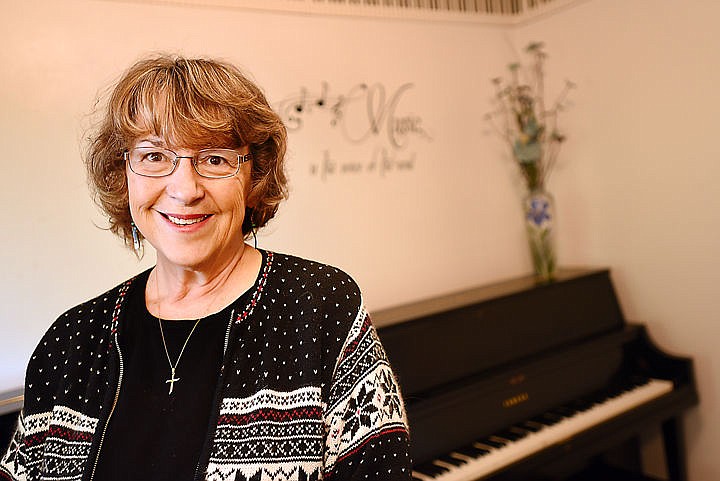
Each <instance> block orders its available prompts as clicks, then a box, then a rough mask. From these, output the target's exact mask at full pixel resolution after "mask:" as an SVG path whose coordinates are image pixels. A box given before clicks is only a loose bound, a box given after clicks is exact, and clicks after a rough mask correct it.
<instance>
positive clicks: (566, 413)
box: [550, 406, 577, 418]
mask: <svg viewBox="0 0 720 481" xmlns="http://www.w3.org/2000/svg"><path fill="white" fill-rule="evenodd" d="M550 412H552V413H555V414H558V415H560V416H563V417H566V418H569V417H572V416H574V415H575V414H577V409H575V408H573V407H570V406H559V407H556V408H553V409H551V410H550Z"/></svg>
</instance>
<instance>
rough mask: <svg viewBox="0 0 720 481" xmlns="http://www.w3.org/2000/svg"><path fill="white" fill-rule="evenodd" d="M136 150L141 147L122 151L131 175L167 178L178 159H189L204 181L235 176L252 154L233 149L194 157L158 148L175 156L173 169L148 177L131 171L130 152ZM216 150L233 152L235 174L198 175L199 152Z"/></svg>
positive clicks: (175, 166)
mask: <svg viewBox="0 0 720 481" xmlns="http://www.w3.org/2000/svg"><path fill="white" fill-rule="evenodd" d="M138 148H141V147H134V148H133V149H126V150H124V151H123V158H124V159H125V162H126V163H127V165H128V167H129V168H130V171H131V172H132V173H133V174H135V175H139V176H141V177H151V178H159V177H167V176H169V175H172V174H173V172H175V169H177V166H178V164H179V163H180V159H190V163H191V164H192V166H193V170H194V171H195V173H197V175H199V176H200V177H203V178H205V179H227V178H228V177H232V176H234V175H236V174H237V173H238V172H240V166H242V164H244V163H245V162H247V161H248V160H250V158H251V157H252V154H250V153H249V152H248V153H247V154H244V155H243V154H239V153H238V152H237V151H236V150H233V149H201V150H198V151H197V152H195V155H178V154H177V152H175V151H174V150H170V149H166V148H160V150H164V151H166V152H170V153H172V154H173V155H174V156H175V159H173V161H172V164H173V168H172V170H171V171H170V172H168V173H167V174H161V175H149V174H141V173H140V172H135V170H133V168H132V162H130V151H131V150H134V149H138ZM218 150H223V151H226V152H235V153H236V154H237V160H238V165H237V168H236V169H235V172H233V173H232V174H227V175H220V176H212V175H205V174H202V173H200V171H199V170H198V167H197V158H198V155H199V154H200V153H201V152H213V151H218Z"/></svg>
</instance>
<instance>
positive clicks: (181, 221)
mask: <svg viewBox="0 0 720 481" xmlns="http://www.w3.org/2000/svg"><path fill="white" fill-rule="evenodd" d="M208 217H210V216H208V215H204V216H202V217H193V218H192V219H181V218H179V217H173V216H171V215H169V214H168V215H167V218H168V219H170V222H172V223H173V224H175V225H192V224H197V223H198V222H202V221H204V220H205V219H207V218H208Z"/></svg>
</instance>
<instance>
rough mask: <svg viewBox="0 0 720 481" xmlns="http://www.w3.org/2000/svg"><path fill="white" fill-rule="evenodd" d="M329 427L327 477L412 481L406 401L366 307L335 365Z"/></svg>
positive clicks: (326, 450)
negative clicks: (403, 399) (404, 401)
mask: <svg viewBox="0 0 720 481" xmlns="http://www.w3.org/2000/svg"><path fill="white" fill-rule="evenodd" d="M325 426H326V430H327V432H326V442H325V459H324V462H325V468H324V479H330V480H342V481H346V480H348V481H350V480H368V479H372V480H377V481H385V480H387V481H391V480H392V481H400V480H409V479H410V477H411V476H410V473H411V462H410V455H409V435H408V425H407V418H406V415H405V408H404V406H403V401H402V397H401V394H400V390H399V387H398V384H397V381H396V379H395V376H394V375H393V372H392V369H391V367H390V364H389V363H388V359H387V356H386V355H385V351H384V349H383V347H382V344H381V343H380V339H379V338H378V335H377V332H376V331H375V328H374V327H373V325H372V323H371V321H370V316H369V315H368V313H367V312H366V310H365V309H364V308H363V307H361V308H360V309H359V312H358V314H357V317H356V318H355V320H354V322H353V323H352V326H351V328H350V331H349V333H348V334H347V337H346V339H345V342H344V344H343V347H342V350H341V352H340V355H339V356H338V360H337V363H336V365H335V370H334V372H333V377H332V381H331V387H330V395H329V399H328V406H327V410H326V414H325Z"/></svg>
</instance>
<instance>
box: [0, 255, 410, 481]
mask: <svg viewBox="0 0 720 481" xmlns="http://www.w3.org/2000/svg"><path fill="white" fill-rule="evenodd" d="M133 281H134V279H130V280H128V281H126V282H125V283H123V284H121V285H119V286H117V287H116V288H114V289H112V290H110V291H108V292H107V293H105V294H103V295H101V296H99V297H97V298H95V299H92V300H90V301H88V302H86V303H84V304H81V305H79V306H77V307H75V308H73V309H70V310H69V311H67V312H66V313H65V314H63V315H62V316H60V318H59V319H58V320H57V321H56V322H55V323H54V324H53V325H52V326H51V327H50V329H49V330H48V332H47V333H46V335H45V336H44V337H43V339H42V340H41V341H40V344H39V345H38V347H37V348H36V350H35V352H34V353H33V355H32V357H31V360H30V362H29V365H28V369H27V374H26V385H25V405H24V407H23V410H22V413H21V415H20V418H19V420H18V426H17V430H16V432H15V435H14V437H13V440H12V442H11V444H10V447H9V448H8V451H7V452H6V453H5V455H4V456H3V457H2V460H0V480H2V479H9V480H31V481H34V480H60V479H62V480H65V481H70V480H84V481H89V480H92V479H93V471H94V466H95V464H96V459H97V458H98V456H102V443H103V435H104V432H105V429H106V426H107V424H108V421H109V416H111V413H112V409H113V406H114V404H115V402H116V400H117V396H118V395H119V392H120V390H121V389H122V381H123V374H124V373H123V365H122V352H121V351H120V348H119V346H118V342H117V341H118V332H119V331H121V330H122V329H123V315H124V301H125V298H126V294H127V292H128V290H129V288H130V286H131V285H132V283H133ZM251 289H253V295H252V296H251V297H250V301H249V302H247V304H246V305H238V306H234V310H233V314H231V316H230V318H229V319H228V328H227V338H226V340H225V343H226V344H225V346H226V347H225V353H224V358H223V365H222V368H221V370H220V376H219V379H218V384H217V389H218V391H217V393H218V394H217V405H216V410H215V412H214V413H213V415H212V416H213V418H214V419H215V421H214V422H213V423H212V426H214V428H211V429H210V430H209V432H208V437H209V441H210V442H208V443H206V446H207V448H206V450H205V452H204V453H203V454H202V455H201V458H200V469H199V470H198V473H199V474H198V475H197V476H196V479H206V480H210V481H220V480H223V481H226V480H227V481H246V480H247V481H251V480H252V481H268V480H272V481H284V480H288V481H290V480H292V481H295V480H297V481H300V480H303V481H307V480H319V479H327V480H393V481H395V480H408V479H410V459H409V454H408V427H407V422H406V417H405V412H404V408H403V404H402V399H401V397H400V392H399V390H398V386H397V384H396V381H395V378H394V376H393V373H392V371H391V368H390V365H389V364H388V361H387V358H386V356H385V353H384V351H383V348H382V346H381V344H380V342H379V339H378V337H377V334H376V332H375V330H374V328H373V326H372V325H371V322H370V318H369V316H368V313H367V312H366V310H365V308H364V307H363V303H362V298H361V294H360V291H359V289H358V287H357V285H356V284H355V282H354V281H353V280H352V279H351V278H350V277H349V276H348V275H347V274H345V273H344V272H342V271H340V270H338V269H336V268H334V267H331V266H327V265H323V264H319V263H315V262H311V261H307V260H303V259H300V258H297V257H292V256H287V255H282V254H274V253H272V252H267V251H263V267H262V270H261V273H260V275H259V276H258V280H257V282H256V284H255V285H254V286H253V287H252V288H251ZM245 299H248V297H247V296H246V297H245ZM291 346H292V347H291ZM147 441H148V440H142V439H138V442H147ZM128 462H132V460H128ZM96 481H102V480H96Z"/></svg>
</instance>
